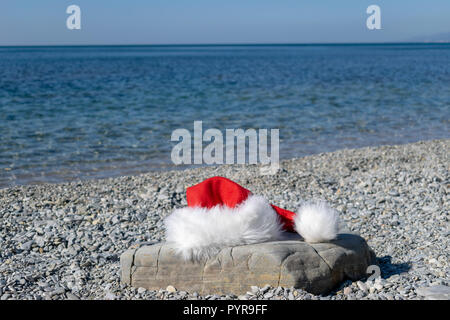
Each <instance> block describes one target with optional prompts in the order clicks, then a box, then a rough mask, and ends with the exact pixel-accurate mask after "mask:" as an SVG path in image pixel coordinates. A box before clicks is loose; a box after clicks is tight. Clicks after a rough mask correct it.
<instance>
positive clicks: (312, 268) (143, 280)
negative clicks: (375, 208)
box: [120, 233, 376, 294]
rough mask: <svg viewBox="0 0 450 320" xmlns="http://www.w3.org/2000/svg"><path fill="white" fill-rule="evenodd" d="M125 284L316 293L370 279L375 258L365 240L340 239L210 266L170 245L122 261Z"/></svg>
mask: <svg viewBox="0 0 450 320" xmlns="http://www.w3.org/2000/svg"><path fill="white" fill-rule="evenodd" d="M120 260H121V269H122V270H121V274H122V281H123V282H125V283H127V284H131V285H132V286H133V287H143V288H146V289H148V290H159V289H160V288H164V287H166V286H167V285H169V284H171V285H173V286H175V287H176V288H177V289H178V290H184V291H188V292H194V291H196V292H199V293H201V294H205V293H207V294H229V293H235V294H241V293H245V292H247V291H252V290H251V289H252V288H251V287H252V286H258V287H263V286H266V285H269V286H272V287H279V286H281V287H294V288H300V289H304V290H306V291H308V292H311V293H314V294H323V293H327V292H329V291H330V290H332V289H333V288H334V287H335V286H337V285H338V284H339V283H340V282H341V281H343V280H344V279H346V278H349V279H352V280H354V281H355V280H358V279H360V278H362V277H364V276H365V275H366V269H367V267H368V266H369V265H371V264H375V263H376V259H375V255H374V253H373V252H372V250H371V249H370V248H369V247H368V245H367V244H366V242H365V240H364V239H363V238H361V237H360V236H357V235H354V234H350V233H347V234H340V235H339V236H338V238H337V239H336V240H333V241H331V242H329V243H317V244H308V243H306V242H304V241H301V240H300V238H299V237H298V238H297V240H286V241H273V242H266V243H258V244H251V245H243V246H236V247H229V248H224V249H222V250H221V251H220V252H219V253H218V254H217V255H216V256H215V257H211V258H210V259H208V260H206V261H184V260H183V259H182V258H181V257H180V256H179V255H177V253H176V250H175V248H174V247H173V245H172V244H171V243H159V244H155V245H152V246H143V247H140V248H138V249H132V250H128V251H126V252H125V253H123V254H122V256H121V258H120Z"/></svg>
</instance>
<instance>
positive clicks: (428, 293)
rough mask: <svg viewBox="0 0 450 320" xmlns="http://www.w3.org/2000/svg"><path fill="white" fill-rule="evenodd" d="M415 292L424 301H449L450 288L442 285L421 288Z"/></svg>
mask: <svg viewBox="0 0 450 320" xmlns="http://www.w3.org/2000/svg"><path fill="white" fill-rule="evenodd" d="M416 292H417V294H418V295H420V296H423V297H425V299H426V300H450V287H448V286H444V285H437V286H431V287H421V288H417V289H416Z"/></svg>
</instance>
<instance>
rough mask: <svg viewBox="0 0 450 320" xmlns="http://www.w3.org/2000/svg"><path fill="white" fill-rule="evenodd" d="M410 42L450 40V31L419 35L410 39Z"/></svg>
mask: <svg viewBox="0 0 450 320" xmlns="http://www.w3.org/2000/svg"><path fill="white" fill-rule="evenodd" d="M408 42H450V32H443V33H436V34H432V35H427V36H417V37H413V38H410V39H408Z"/></svg>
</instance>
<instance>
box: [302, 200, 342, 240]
mask: <svg viewBox="0 0 450 320" xmlns="http://www.w3.org/2000/svg"><path fill="white" fill-rule="evenodd" d="M338 225H339V215H338V213H337V211H336V210H335V209H333V208H331V207H330V206H329V205H328V204H327V203H326V202H310V203H306V204H304V205H302V206H301V207H300V208H299V209H298V212H297V214H296V215H295V217H294V228H295V230H296V231H297V232H298V233H299V234H300V235H301V236H302V237H303V239H305V241H306V242H311V243H315V242H326V241H329V240H333V239H335V238H336V236H337V233H338Z"/></svg>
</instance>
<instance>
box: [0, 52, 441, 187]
mask: <svg viewBox="0 0 450 320" xmlns="http://www.w3.org/2000/svg"><path fill="white" fill-rule="evenodd" d="M194 121H202V125H203V130H206V129H208V128H215V129H219V130H221V131H223V132H225V130H226V129H244V130H246V129H249V128H254V129H279V156H280V159H289V158H294V157H302V156H305V155H311V154H317V153H321V152H329V151H334V150H337V149H343V148H359V147H365V146H379V145H387V144H388V145H391V144H403V143H409V142H415V141H419V140H430V139H441V138H450V130H449V129H450V44H445V43H442V44H439V43H428V44H427V43H397V44H396V43H389V44H314V45H177V46H169V45H166V46H164V45H160V46H157V45H148V46H145V45H142V46H141V45H136V46H28V47H0V188H5V187H10V186H14V185H23V184H40V183H46V182H50V183H56V182H63V181H73V180H80V179H81V180H84V179H92V178H105V177H115V176H121V175H130V174H139V173H142V172H148V171H154V170H171V169H184V168H188V167H191V166H194V165H187V164H182V165H175V164H174V163H173V161H172V158H171V152H172V149H173V148H174V146H175V145H176V144H177V142H174V141H171V135H172V132H173V131H174V130H176V129H179V128H184V129H187V130H189V131H190V132H192V133H193V129H194Z"/></svg>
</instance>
